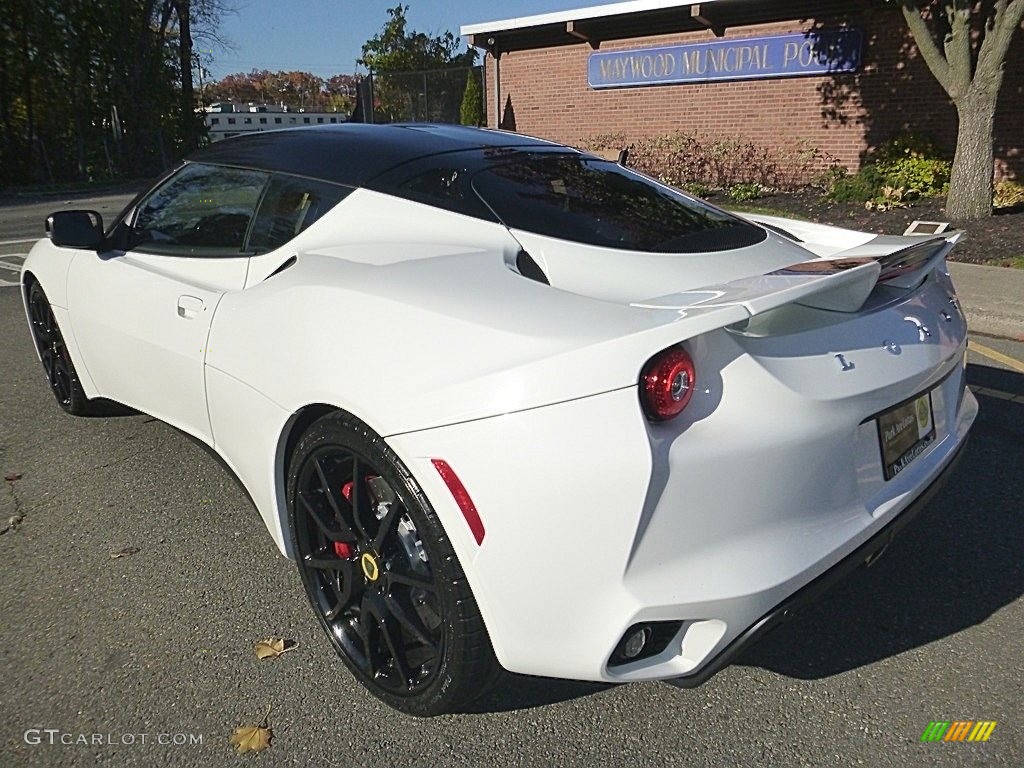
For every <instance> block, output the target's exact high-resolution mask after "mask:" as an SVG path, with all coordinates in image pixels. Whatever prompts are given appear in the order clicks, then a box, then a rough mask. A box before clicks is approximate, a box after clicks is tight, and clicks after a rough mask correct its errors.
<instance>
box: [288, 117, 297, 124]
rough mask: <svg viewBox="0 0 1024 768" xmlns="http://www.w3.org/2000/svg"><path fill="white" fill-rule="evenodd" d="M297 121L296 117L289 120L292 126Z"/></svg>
mask: <svg viewBox="0 0 1024 768" xmlns="http://www.w3.org/2000/svg"><path fill="white" fill-rule="evenodd" d="M295 120H296V118H294V117H289V118H288V122H289V123H291V124H292V125H295Z"/></svg>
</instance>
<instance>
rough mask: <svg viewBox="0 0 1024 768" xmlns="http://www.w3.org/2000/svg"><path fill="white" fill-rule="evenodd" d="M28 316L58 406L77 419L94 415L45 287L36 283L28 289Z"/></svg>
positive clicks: (91, 402) (91, 403)
mask: <svg viewBox="0 0 1024 768" xmlns="http://www.w3.org/2000/svg"><path fill="white" fill-rule="evenodd" d="M28 313H29V319H30V321H31V326H32V336H33V338H34V340H35V343H36V349H37V350H38V351H39V358H40V361H41V362H42V364H43V372H44V373H45V374H46V380H47V382H48V383H49V385H50V391H51V392H53V396H54V397H55V398H56V399H57V404H58V405H59V406H60V407H61V408H63V409H64V410H65V411H67V412H68V413H70V414H72V415H73V416H86V415H90V414H92V413H94V408H93V406H94V403H93V401H91V400H89V398H87V397H86V396H85V392H84V391H83V390H82V384H81V382H79V380H78V372H77V371H76V370H75V364H74V363H73V362H71V355H70V354H69V353H68V348H67V345H66V344H65V343H64V337H63V336H62V335H61V332H60V328H59V327H58V326H57V320H56V318H54V316H53V310H52V309H51V308H50V302H49V300H47V298H46V294H45V293H44V292H43V288H42V286H41V285H39V282H38V281H35V280H33V281H32V284H31V286H30V287H29V289H28Z"/></svg>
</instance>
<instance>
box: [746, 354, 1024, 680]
mask: <svg viewBox="0 0 1024 768" xmlns="http://www.w3.org/2000/svg"><path fill="white" fill-rule="evenodd" d="M967 379H968V382H969V383H970V384H971V386H972V389H976V388H979V387H980V388H982V389H980V390H978V391H977V392H976V396H977V398H978V402H979V404H980V411H979V414H978V418H977V421H976V422H975V425H974V429H973V430H972V437H971V440H970V442H969V443H968V445H967V448H966V449H965V453H964V456H963V459H962V461H961V462H960V466H959V467H958V468H957V470H956V474H955V475H953V476H952V477H951V478H950V480H949V482H948V483H947V484H946V486H945V487H944V489H943V490H942V491H941V492H940V493H939V495H938V496H937V497H936V498H935V499H934V500H933V501H932V502H931V504H930V505H929V506H928V507H926V508H925V509H924V510H922V511H921V513H920V514H919V515H918V517H917V519H915V520H914V521H913V522H912V523H911V524H910V525H909V526H908V527H907V528H905V529H904V530H903V531H902V532H901V533H900V534H899V535H897V537H896V539H895V541H894V542H893V544H892V546H890V547H889V550H888V552H887V553H886V554H885V556H884V557H882V558H881V559H880V560H879V561H878V562H877V563H875V564H874V565H872V567H870V568H867V569H864V568H862V569H860V570H858V571H856V572H855V573H853V574H851V575H850V577H849V578H847V579H846V580H845V581H843V582H842V583H841V584H839V585H837V586H836V587H835V588H833V589H832V590H830V591H829V592H828V593H827V594H826V595H824V596H823V597H822V598H821V599H820V600H819V601H818V602H817V603H815V604H814V605H812V606H809V607H808V608H806V609H805V610H804V611H802V612H800V613H798V614H797V615H796V616H795V617H794V618H793V619H792V620H790V621H789V622H788V623H786V624H784V625H782V626H780V627H779V628H778V629H776V630H775V631H774V632H772V633H771V634H769V635H768V636H766V637H765V638H763V639H762V640H761V642H759V643H758V644H756V645H755V646H753V647H751V648H750V649H749V650H747V651H746V652H745V653H744V654H743V655H742V656H741V657H740V659H739V660H738V661H737V663H738V664H742V665H748V666H758V667H762V668H764V669H768V670H771V671H774V672H777V673H779V674H781V675H787V676H790V677H795V678H801V679H817V678H822V677H828V676H831V675H836V674H839V673H841V672H846V671H849V670H851V669H856V668H857V667H861V666H864V665H866V664H871V663H873V662H876V661H879V660H881V659H885V658H888V657H890V656H894V655H897V654H900V653H903V652H904V651H907V650H910V649H912V648H917V647H920V646H923V645H926V644H928V643H931V642H934V641H935V640H939V639H941V638H944V637H948V636H950V635H953V634H955V633H957V632H960V631H961V630H964V629H967V628H968V627H971V626H974V625H975V624H979V623H981V622H983V621H985V620H986V619H987V618H988V617H989V616H991V615H992V614H993V613H994V612H996V611H998V610H999V609H1000V608H1002V607H1003V606H1005V605H1008V604H1010V603H1012V602H1014V601H1015V600H1017V599H1018V598H1019V597H1020V596H1021V595H1022V594H1024V515H1022V514H1021V499H1022V498H1024V473H1022V472H1021V471H1020V468H1021V467H1022V466H1024V402H1021V401H1017V402H1014V401H1012V400H1010V399H1008V398H1010V397H1012V396H1022V397H1024V376H1022V375H1020V374H1016V373H1011V372H1008V371H1004V370H1001V369H997V368H989V367H987V366H979V365H970V366H968V370H967Z"/></svg>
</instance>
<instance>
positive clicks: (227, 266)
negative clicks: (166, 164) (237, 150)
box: [68, 163, 269, 443]
mask: <svg viewBox="0 0 1024 768" xmlns="http://www.w3.org/2000/svg"><path fill="white" fill-rule="evenodd" d="M268 179H269V176H268V174H265V173H261V172H256V171H249V170H243V169H237V168H225V167H219V166H213V165H206V164H198V163H189V164H187V165H185V166H184V167H183V168H182V169H181V170H179V171H178V172H177V173H176V174H174V175H173V176H171V177H170V178H169V179H167V180H165V181H164V182H163V183H162V184H160V185H159V186H158V187H157V188H156V189H155V190H154V191H153V192H152V193H150V194H149V195H148V196H147V197H145V198H144V199H143V200H141V201H140V202H139V204H138V205H137V206H136V207H135V210H134V211H133V212H131V213H130V214H129V215H128V216H127V217H126V219H125V220H124V221H123V222H121V224H119V225H118V227H117V228H115V230H114V231H113V232H112V233H111V237H110V239H111V242H112V244H113V245H114V246H115V247H113V248H112V249H111V250H107V251H101V252H99V253H94V252H88V251H83V252H80V253H79V254H77V255H76V257H75V259H74V261H73V262H72V264H71V268H70V271H69V274H68V309H69V312H70V317H71V327H72V329H73V332H74V335H75V340H76V342H77V344H78V348H79V350H80V352H81V356H82V364H83V365H84V366H85V367H86V369H87V370H88V373H89V375H90V377H91V378H92V380H93V382H94V384H95V385H96V388H97V390H98V391H99V393H100V395H102V396H104V397H108V398H110V399H112V400H116V401H118V402H120V403H124V404H125V405H129V406H131V407H133V408H137V409H138V410H141V411H144V412H146V413H149V414H151V415H153V416H155V417H157V418H159V419H160V420H162V421H166V422H167V423H169V424H172V425H174V426H175V427H178V428H179V429H182V430H183V431H185V432H188V433H189V434H192V435H194V436H195V437H198V438H200V439H202V440H204V441H205V442H207V443H212V431H211V428H210V418H209V413H208V411H207V403H206V388H205V377H204V372H203V364H204V359H205V356H206V352H207V339H208V336H209V332H210V324H211V321H212V319H213V315H214V313H215V312H216V310H217V304H218V302H219V301H220V299H221V297H222V296H223V295H224V294H225V293H226V292H228V291H237V290H241V289H242V288H243V287H244V285H245V277H246V272H247V269H248V261H249V257H248V255H247V252H246V251H245V250H244V248H245V240H246V235H247V233H248V229H249V225H250V222H251V220H252V218H253V214H254V212H255V210H256V207H257V205H258V203H259V201H260V198H261V196H262V195H263V192H264V188H265V187H266V184H267V182H268Z"/></svg>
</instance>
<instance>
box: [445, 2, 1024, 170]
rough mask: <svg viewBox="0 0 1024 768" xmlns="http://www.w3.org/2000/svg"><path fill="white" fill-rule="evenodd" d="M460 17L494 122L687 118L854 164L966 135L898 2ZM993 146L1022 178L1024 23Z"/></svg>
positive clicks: (682, 121)
mask: <svg viewBox="0 0 1024 768" xmlns="http://www.w3.org/2000/svg"><path fill="white" fill-rule="evenodd" d="M461 31H462V34H463V35H464V36H467V37H468V38H469V39H470V41H471V43H472V44H473V45H474V46H476V47H478V48H482V49H483V50H484V51H485V52H486V56H485V62H486V70H485V72H486V75H485V84H486V89H487V91H488V94H487V104H488V108H487V113H488V125H492V126H493V125H498V124H500V125H501V127H504V128H510V129H513V130H517V131H520V132H523V133H527V134H532V135H536V136H542V137H545V138H550V139H553V140H556V141H561V142H564V143H568V144H574V145H586V144H588V143H589V142H590V140H591V139H593V138H594V137H596V136H600V135H607V134H610V133H619V134H623V135H624V136H625V137H627V139H634V138H640V137H643V136H655V135H662V134H668V133H670V132H673V131H686V132H695V133H699V134H705V135H727V136H730V137H736V138H742V139H745V140H749V141H752V142H755V143H757V144H758V145H761V146H766V147H772V148H778V149H780V150H790V151H791V150H794V149H795V148H797V147H798V146H800V145H802V146H805V147H806V146H808V145H810V146H813V147H814V148H816V149H819V150H821V151H823V152H827V153H829V154H831V155H832V156H833V157H835V158H837V159H838V160H839V162H841V163H842V164H844V165H846V166H847V167H849V168H850V169H851V170H853V169H856V168H857V167H859V165H860V163H861V161H862V160H863V158H864V156H865V153H866V152H867V151H868V150H870V149H871V148H872V147H875V146H878V145H879V144H881V143H882V142H884V141H886V140H887V139H889V138H890V137H892V136H894V135H896V134H899V133H903V132H908V131H910V132H915V133H924V134H927V135H930V136H931V137H932V138H934V139H935V140H936V141H937V142H938V143H939V144H940V145H941V146H943V147H944V148H946V149H947V150H948V151H949V152H950V155H952V151H953V149H954V147H955V144H956V131H957V117H956V110H955V109H954V107H953V105H952V103H951V102H950V100H949V98H948V97H947V96H946V94H945V93H944V91H943V90H942V88H941V87H940V86H939V84H938V82H937V81H936V80H935V78H934V77H933V76H932V74H931V72H930V71H929V70H928V68H927V66H926V65H925V63H924V61H923V60H922V59H921V57H920V55H919V53H918V51H917V49H916V46H915V45H914V43H913V40H912V38H911V37H910V33H909V31H908V30H907V27H906V22H905V21H904V19H903V16H902V14H901V13H900V10H899V8H898V7H897V6H891V5H883V4H882V3H878V2H871V1H870V0H852V2H845V3H844V2H831V1H828V0H819V1H818V2H805V1H803V0H795V1H794V2H785V3H783V2H777V1H774V0H710V2H701V3H699V4H696V3H687V2H678V0H633V1H632V2H621V3H615V4H611V5H602V6H595V7H591V8H582V9H579V10H576V11H565V12H559V13H549V14H543V15H540V16H531V17H525V18H518V19H510V20H507V21H496V22H488V23H482V24H469V25H466V26H463V27H462V30H461ZM499 104H500V109H496V106H497V105H499ZM995 157H996V170H997V176H1000V177H1004V176H1007V177H1010V178H1024V34H1018V35H1016V39H1015V40H1014V41H1013V43H1012V44H1011V47H1010V52H1009V55H1008V57H1007V61H1006V70H1005V75H1004V80H1003V87H1002V91H1001V93H1000V99H999V104H998V108H997V112H996V118H995Z"/></svg>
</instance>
